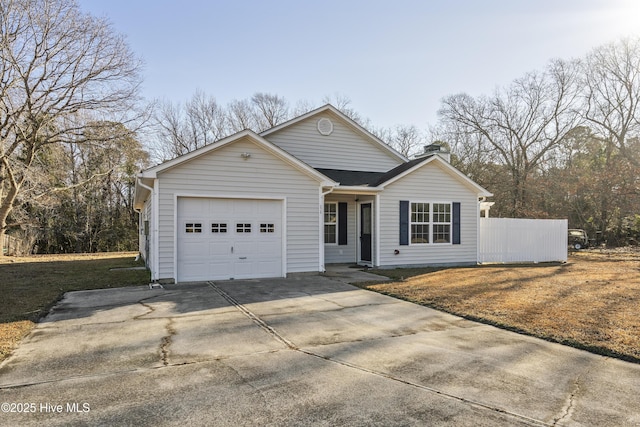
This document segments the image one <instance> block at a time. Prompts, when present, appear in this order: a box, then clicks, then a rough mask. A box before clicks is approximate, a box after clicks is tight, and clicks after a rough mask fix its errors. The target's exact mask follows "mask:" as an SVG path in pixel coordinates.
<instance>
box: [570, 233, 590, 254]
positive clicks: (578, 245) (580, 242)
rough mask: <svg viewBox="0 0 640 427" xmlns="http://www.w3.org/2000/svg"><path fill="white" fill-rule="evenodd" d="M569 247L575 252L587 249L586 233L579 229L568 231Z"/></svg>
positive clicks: (587, 239)
mask: <svg viewBox="0 0 640 427" xmlns="http://www.w3.org/2000/svg"><path fill="white" fill-rule="evenodd" d="M569 246H571V247H572V248H573V249H576V250H579V249H584V248H588V247H589V236H587V232H586V231H584V230H580V229H579V228H571V229H569Z"/></svg>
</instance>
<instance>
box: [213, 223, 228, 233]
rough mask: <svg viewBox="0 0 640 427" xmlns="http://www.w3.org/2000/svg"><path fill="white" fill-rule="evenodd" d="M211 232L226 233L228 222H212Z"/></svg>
mask: <svg viewBox="0 0 640 427" xmlns="http://www.w3.org/2000/svg"><path fill="white" fill-rule="evenodd" d="M211 232H212V233H226V232H227V224H226V223H222V222H212V223H211Z"/></svg>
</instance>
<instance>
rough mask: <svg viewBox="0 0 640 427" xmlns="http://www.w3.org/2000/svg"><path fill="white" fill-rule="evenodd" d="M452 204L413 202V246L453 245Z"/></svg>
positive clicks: (411, 227) (411, 216)
mask: <svg viewBox="0 0 640 427" xmlns="http://www.w3.org/2000/svg"><path fill="white" fill-rule="evenodd" d="M451 221H452V215H451V203H434V202H412V203H411V212H410V230H411V235H410V237H411V240H410V241H411V244H412V245H415V244H418V245H419V244H428V243H434V244H438V243H451Z"/></svg>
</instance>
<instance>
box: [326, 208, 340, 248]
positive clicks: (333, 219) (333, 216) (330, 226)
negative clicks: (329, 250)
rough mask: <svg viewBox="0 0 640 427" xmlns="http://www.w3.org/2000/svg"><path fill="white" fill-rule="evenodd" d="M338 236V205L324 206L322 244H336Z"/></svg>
mask: <svg viewBox="0 0 640 427" xmlns="http://www.w3.org/2000/svg"><path fill="white" fill-rule="evenodd" d="M337 234H338V204H337V203H325V204H324V242H325V243H329V244H336V243H337V242H338V239H337Z"/></svg>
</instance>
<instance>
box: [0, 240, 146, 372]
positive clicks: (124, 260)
mask: <svg viewBox="0 0 640 427" xmlns="http://www.w3.org/2000/svg"><path fill="white" fill-rule="evenodd" d="M135 255H136V254H135V253H132V252H115V253H99V254H65V255H35V256H29V257H6V256H0V292H2V298H0V361H2V360H3V359H5V358H6V357H7V356H8V355H9V353H10V352H11V351H12V350H13V349H14V348H15V347H16V345H18V343H19V342H20V340H21V339H22V338H23V337H24V336H25V335H27V334H28V333H29V332H30V331H31V330H32V329H33V328H34V326H35V322H37V321H38V319H39V318H40V317H42V316H43V315H44V314H46V313H47V311H48V310H49V309H50V308H51V306H53V304H55V302H56V301H57V300H58V299H59V298H60V297H61V296H62V295H63V294H64V293H65V292H68V291H77V290H85V289H99V288H110V287H120V286H129V285H142V284H145V283H149V272H148V271H146V270H119V271H111V269H112V268H118V267H134V266H140V265H142V264H141V263H136V262H135Z"/></svg>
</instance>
